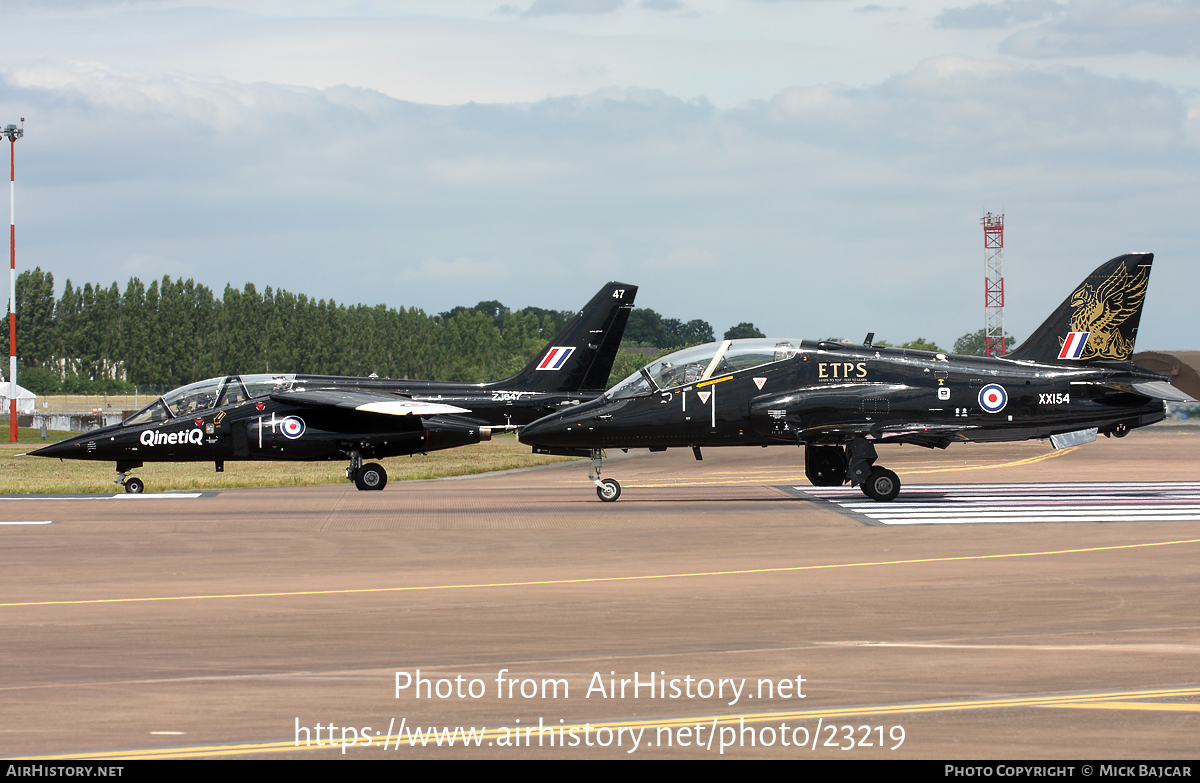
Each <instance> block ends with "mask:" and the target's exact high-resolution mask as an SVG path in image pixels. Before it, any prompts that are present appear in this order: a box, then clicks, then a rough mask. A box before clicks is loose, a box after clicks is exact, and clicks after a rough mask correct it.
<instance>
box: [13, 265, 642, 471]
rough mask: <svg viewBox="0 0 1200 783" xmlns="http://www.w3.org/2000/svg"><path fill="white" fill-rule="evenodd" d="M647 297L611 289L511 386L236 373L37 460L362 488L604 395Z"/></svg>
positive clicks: (626, 288)
mask: <svg viewBox="0 0 1200 783" xmlns="http://www.w3.org/2000/svg"><path fill="white" fill-rule="evenodd" d="M636 294H637V287H636V286H632V285H626V284H624V283H616V282H613V283H609V284H607V285H605V286H604V287H603V288H602V289H600V292H599V293H597V294H596V295H595V296H594V297H592V300H591V301H590V302H588V303H587V305H586V306H585V307H584V308H583V310H581V311H580V312H579V313H578V314H576V315H575V317H574V318H573V319H572V320H571V321H570V323H568V324H567V325H566V326H565V327H564V328H563V330H562V331H561V332H559V333H558V334H557V335H555V337H554V339H553V340H551V341H550V344H549V345H547V346H546V347H545V348H544V349H543V350H542V351H541V352H540V353H539V354H538V355H537V356H536V358H534V359H533V361H531V362H530V363H529V364H528V365H527V366H526V367H525V369H524V370H522V371H521V372H519V373H517V374H516V375H514V376H512V377H511V378H505V379H504V380H502V381H492V382H490V383H454V382H441V381H409V380H390V379H383V378H349V377H340V376H330V375H278V374H275V375H241V376H237V375H230V376H225V377H220V378H210V379H208V380H206V381H199V382H198V383H193V384H191V385H189V386H184V387H182V388H179V389H176V390H175V391H172V392H170V393H168V394H164V395H163V396H162V397H161V398H160V399H158V400H156V401H155V402H154V403H152V404H151V405H148V406H147V407H145V408H143V409H142V410H140V411H138V412H137V413H135V414H134V415H133V416H130V417H129V418H128V419H126V420H125V421H124V422H122V423H121V424H115V425H112V426H108V427H103V428H101V429H98V430H93V431H91V432H87V433H84V434H83V435H77V436H75V437H72V438H68V439H67V440H64V441H61V442H59V443H55V444H53V445H51V446H46V447H45V448H42V449H38V450H37V451H34V452H30V455H31V456H37V457H60V458H66V459H89V460H107V461H112V462H115V463H116V465H117V483H118V484H120V485H122V486H124V487H125V491H126V492H131V493H138V492H142V491H143V489H144V488H145V484H144V483H143V482H142V480H141V479H139V478H136V477H132V476H129V475H128V474H129V472H130V471H131V470H134V469H136V468H140V467H142V465H143V464H144V463H146V462H209V461H211V462H214V463H216V467H217V470H218V471H222V470H224V466H225V462H226V461H228V460H305V461H316V460H338V459H348V460H349V461H350V465H349V467H348V468H347V469H346V477H347V478H348V479H350V480H351V481H353V482H354V483H355V484H356V485H357V487H358V488H359V489H363V490H370V489H383V487H384V485H385V484H386V483H387V472H386V471H385V470H384V469H383V467H382V466H381V465H378V464H375V463H368V464H363V460H364V459H382V458H384V457H393V456H399V455H405V454H415V453H418V452H420V453H425V452H429V451H436V450H439V449H449V448H453V447H455V446H463V445H466V444H469V443H478V442H480V441H481V440H488V439H489V438H491V429H492V427H497V426H499V427H513V426H519V425H523V424H528V423H529V422H531V421H534V420H535V419H538V418H540V417H542V416H544V415H546V414H548V413H551V412H553V411H556V410H561V409H563V408H564V407H568V406H574V405H579V404H580V403H583V402H587V401H589V400H592V399H595V398H596V397H598V396H599V395H600V394H601V393H602V392H603V391H604V389H605V387H606V386H607V385H608V375H609V372H610V371H611V370H612V365H613V360H614V359H615V358H616V355H617V351H618V349H619V348H620V345H621V336H622V335H623V334H624V332H625V324H626V322H627V321H628V320H629V312H630V310H632V309H633V300H634V296H635V295H636Z"/></svg>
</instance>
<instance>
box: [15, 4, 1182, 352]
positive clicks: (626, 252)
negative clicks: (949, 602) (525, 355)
mask: <svg viewBox="0 0 1200 783" xmlns="http://www.w3.org/2000/svg"><path fill="white" fill-rule="evenodd" d="M0 18H2V19H3V21H4V24H3V28H2V29H3V44H2V45H0V52H2V53H0V124H7V123H10V122H17V121H18V118H19V117H25V118H26V123H25V127H26V132H27V136H26V138H25V139H23V140H21V141H19V142H18V143H17V220H18V225H17V232H18V257H17V263H18V268H20V269H24V268H30V267H33V266H40V267H41V268H42V269H44V270H49V271H51V272H53V273H54V275H55V279H56V280H57V281H58V283H59V286H60V290H61V284H62V282H63V281H65V280H66V279H67V278H70V279H71V280H72V281H73V282H74V283H77V284H78V283H82V282H85V281H91V282H101V283H104V284H108V283H111V282H112V281H114V280H116V281H119V282H120V283H121V284H122V286H124V283H125V281H127V280H128V278H129V277H130V276H134V275H136V276H138V277H141V278H142V279H143V280H149V279H151V278H156V277H161V276H162V275H164V274H169V275H171V276H173V277H177V276H184V277H191V278H195V279H196V280H197V281H198V282H201V283H203V284H205V285H208V286H210V287H213V288H215V289H218V290H221V289H223V287H224V285H225V284H226V283H233V284H235V285H237V286H241V285H242V284H244V283H246V282H253V283H254V284H256V285H258V286H259V287H262V286H266V285H271V286H275V287H282V288H286V289H288V290H291V291H294V292H298V293H307V294H309V295H311V296H316V297H322V298H328V297H332V298H334V299H336V300H337V301H339V302H345V303H357V302H363V303H367V304H377V303H380V302H382V303H386V304H388V305H391V306H402V305H403V306H417V307H420V308H423V309H425V310H426V311H429V312H436V311H439V310H444V309H448V308H449V307H452V306H454V305H458V304H473V303H475V302H477V301H480V300H486V299H499V300H500V301H502V302H504V303H505V304H507V305H509V306H510V307H514V308H516V307H523V306H525V305H530V304H532V305H538V306H542V307H553V308H574V307H578V306H580V305H581V304H582V303H583V302H585V301H586V300H587V299H588V298H589V297H590V296H591V295H592V293H594V292H595V290H596V289H597V288H598V287H599V286H600V284H601V283H602V282H604V281H606V280H610V279H617V280H621V281H624V282H629V283H635V284H637V285H639V286H640V287H641V290H640V293H639V295H638V304H640V305H642V306H646V307H653V308H655V309H656V310H658V311H659V312H661V313H663V314H664V315H666V316H669V317H677V318H682V319H691V318H703V319H705V320H707V321H709V322H710V323H711V324H712V325H713V327H714V328H715V329H716V330H717V332H718V334H719V333H720V332H722V331H724V330H725V329H726V328H728V327H729V326H731V325H733V324H734V323H737V322H740V321H752V322H754V323H755V324H756V325H757V326H759V327H760V328H761V329H763V330H764V331H765V332H767V333H768V334H772V335H786V336H797V337H810V338H822V337H828V336H842V337H851V338H855V339H858V338H861V337H862V336H863V334H865V333H866V332H868V331H873V332H875V333H876V334H877V335H878V336H879V337H880V338H885V339H889V340H892V341H894V342H900V341H904V340H909V339H913V338H915V337H918V336H923V337H925V338H927V339H932V340H936V341H937V342H938V343H940V344H941V345H943V346H944V347H949V345H950V344H951V343H953V341H954V339H955V338H956V337H958V336H959V335H961V334H963V333H965V332H968V331H974V330H976V329H979V328H981V327H982V325H983V307H982V305H983V295H982V293H983V292H982V287H983V280H982V278H983V238H982V229H981V228H980V224H979V220H980V216H981V214H982V213H983V212H984V211H985V210H986V211H991V212H999V211H1001V210H1003V211H1004V212H1005V214H1006V228H1007V232H1006V254H1005V263H1006V274H1005V277H1006V287H1007V294H1008V308H1007V313H1006V321H1007V326H1008V329H1009V331H1011V332H1013V333H1014V334H1016V335H1017V336H1018V337H1024V336H1027V335H1028V334H1029V333H1030V332H1031V331H1032V329H1033V328H1035V327H1036V326H1037V324H1038V323H1040V322H1041V320H1042V319H1043V318H1044V317H1045V316H1046V315H1048V314H1049V312H1050V310H1052V309H1053V307H1054V306H1055V305H1057V304H1058V302H1060V301H1061V300H1062V299H1063V298H1064V297H1065V296H1066V294H1067V293H1068V292H1069V291H1070V290H1071V289H1072V288H1073V287H1074V286H1075V285H1076V284H1077V283H1078V282H1079V280H1081V279H1082V278H1083V277H1084V275H1086V274H1087V272H1089V271H1090V270H1091V269H1092V268H1094V267H1095V266H1096V265H1098V264H1099V263H1101V262H1102V261H1104V260H1106V259H1108V258H1111V257H1112V256H1115V255H1118V254H1120V253H1124V252H1129V251H1142V250H1149V251H1153V252H1155V253H1156V263H1155V271H1154V275H1153V277H1152V280H1151V286H1150V294H1149V297H1148V300H1147V310H1146V315H1145V317H1144V318H1143V320H1142V331H1141V339H1140V340H1139V342H1138V347H1139V348H1141V349H1154V348H1158V349H1172V348H1175V349H1180V348H1191V349H1194V348H1196V347H1198V346H1197V338H1196V334H1195V327H1196V325H1197V317H1196V315H1195V306H1194V305H1193V304H1192V303H1191V301H1190V298H1191V294H1192V291H1193V289H1194V287H1195V281H1196V279H1197V260H1198V259H1197V256H1198V251H1197V241H1196V230H1195V228H1194V222H1195V213H1196V208H1197V206H1198V205H1200V198H1198V196H1200V176H1198V175H1200V158H1198V154H1197V153H1198V151H1200V1H1198V0H1064V2H1055V1H1054V0H1000V2H979V3H972V2H970V0H965V1H964V2H960V4H955V0H898V2H895V3H894V2H891V0H883V2H881V3H876V2H871V1H870V0H510V1H509V2H498V1H497V0H440V1H434V0H428V1H426V0H408V1H405V0H396V1H395V2H385V1H384V0H375V1H373V0H343V1H337V0H330V1H329V2H316V1H315V0H311V1H310V0H287V1H286V2H285V1H284V0H259V1H258V2H253V1H251V2H246V1H245V0H239V1H238V2H234V1H233V0H229V1H228V2H227V1H226V0H191V1H190V2H174V1H173V0H124V1H123V0H112V1H111V2H108V1H105V0H0Z"/></svg>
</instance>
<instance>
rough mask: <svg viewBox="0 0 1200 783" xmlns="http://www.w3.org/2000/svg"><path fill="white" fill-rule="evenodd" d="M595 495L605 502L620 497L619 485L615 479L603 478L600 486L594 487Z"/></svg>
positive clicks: (610, 501)
mask: <svg viewBox="0 0 1200 783" xmlns="http://www.w3.org/2000/svg"><path fill="white" fill-rule="evenodd" d="M596 495H597V496H598V497H599V498H600V499H601V500H603V501H604V502H605V503H612V502H613V501H615V500H616V499H617V498H619V497H621V485H620V484H618V483H617V480H616V479H604V480H603V481H601V482H600V486H598V487H596Z"/></svg>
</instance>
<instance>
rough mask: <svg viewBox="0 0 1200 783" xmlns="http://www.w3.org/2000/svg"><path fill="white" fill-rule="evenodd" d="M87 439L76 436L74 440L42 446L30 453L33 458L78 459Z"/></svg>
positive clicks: (69, 439)
mask: <svg viewBox="0 0 1200 783" xmlns="http://www.w3.org/2000/svg"><path fill="white" fill-rule="evenodd" d="M84 442H85V439H83V438H81V436H78V435H76V436H75V437H73V438H67V439H66V440H63V441H59V442H58V443H51V444H50V445H49V446H42V447H41V448H40V449H37V450H36V451H31V452H29V456H31V457H68V458H69V457H77V456H79V452H80V451H82V450H83V448H84Z"/></svg>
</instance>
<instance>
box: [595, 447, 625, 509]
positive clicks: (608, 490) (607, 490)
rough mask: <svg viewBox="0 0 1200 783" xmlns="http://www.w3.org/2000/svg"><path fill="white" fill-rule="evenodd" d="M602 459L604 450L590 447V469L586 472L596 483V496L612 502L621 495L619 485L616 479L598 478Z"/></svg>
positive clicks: (606, 501)
mask: <svg viewBox="0 0 1200 783" xmlns="http://www.w3.org/2000/svg"><path fill="white" fill-rule="evenodd" d="M603 461H604V452H603V451H601V450H600V449H592V469H591V471H590V472H589V473H588V478H589V479H591V482H592V483H593V484H595V485H596V497H598V498H600V499H601V500H603V501H604V502H605V503H613V502H615V501H616V499H617V498H619V497H621V485H620V484H618V483H617V480H616V479H602V478H600V464H601V463H602V462H603Z"/></svg>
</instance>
